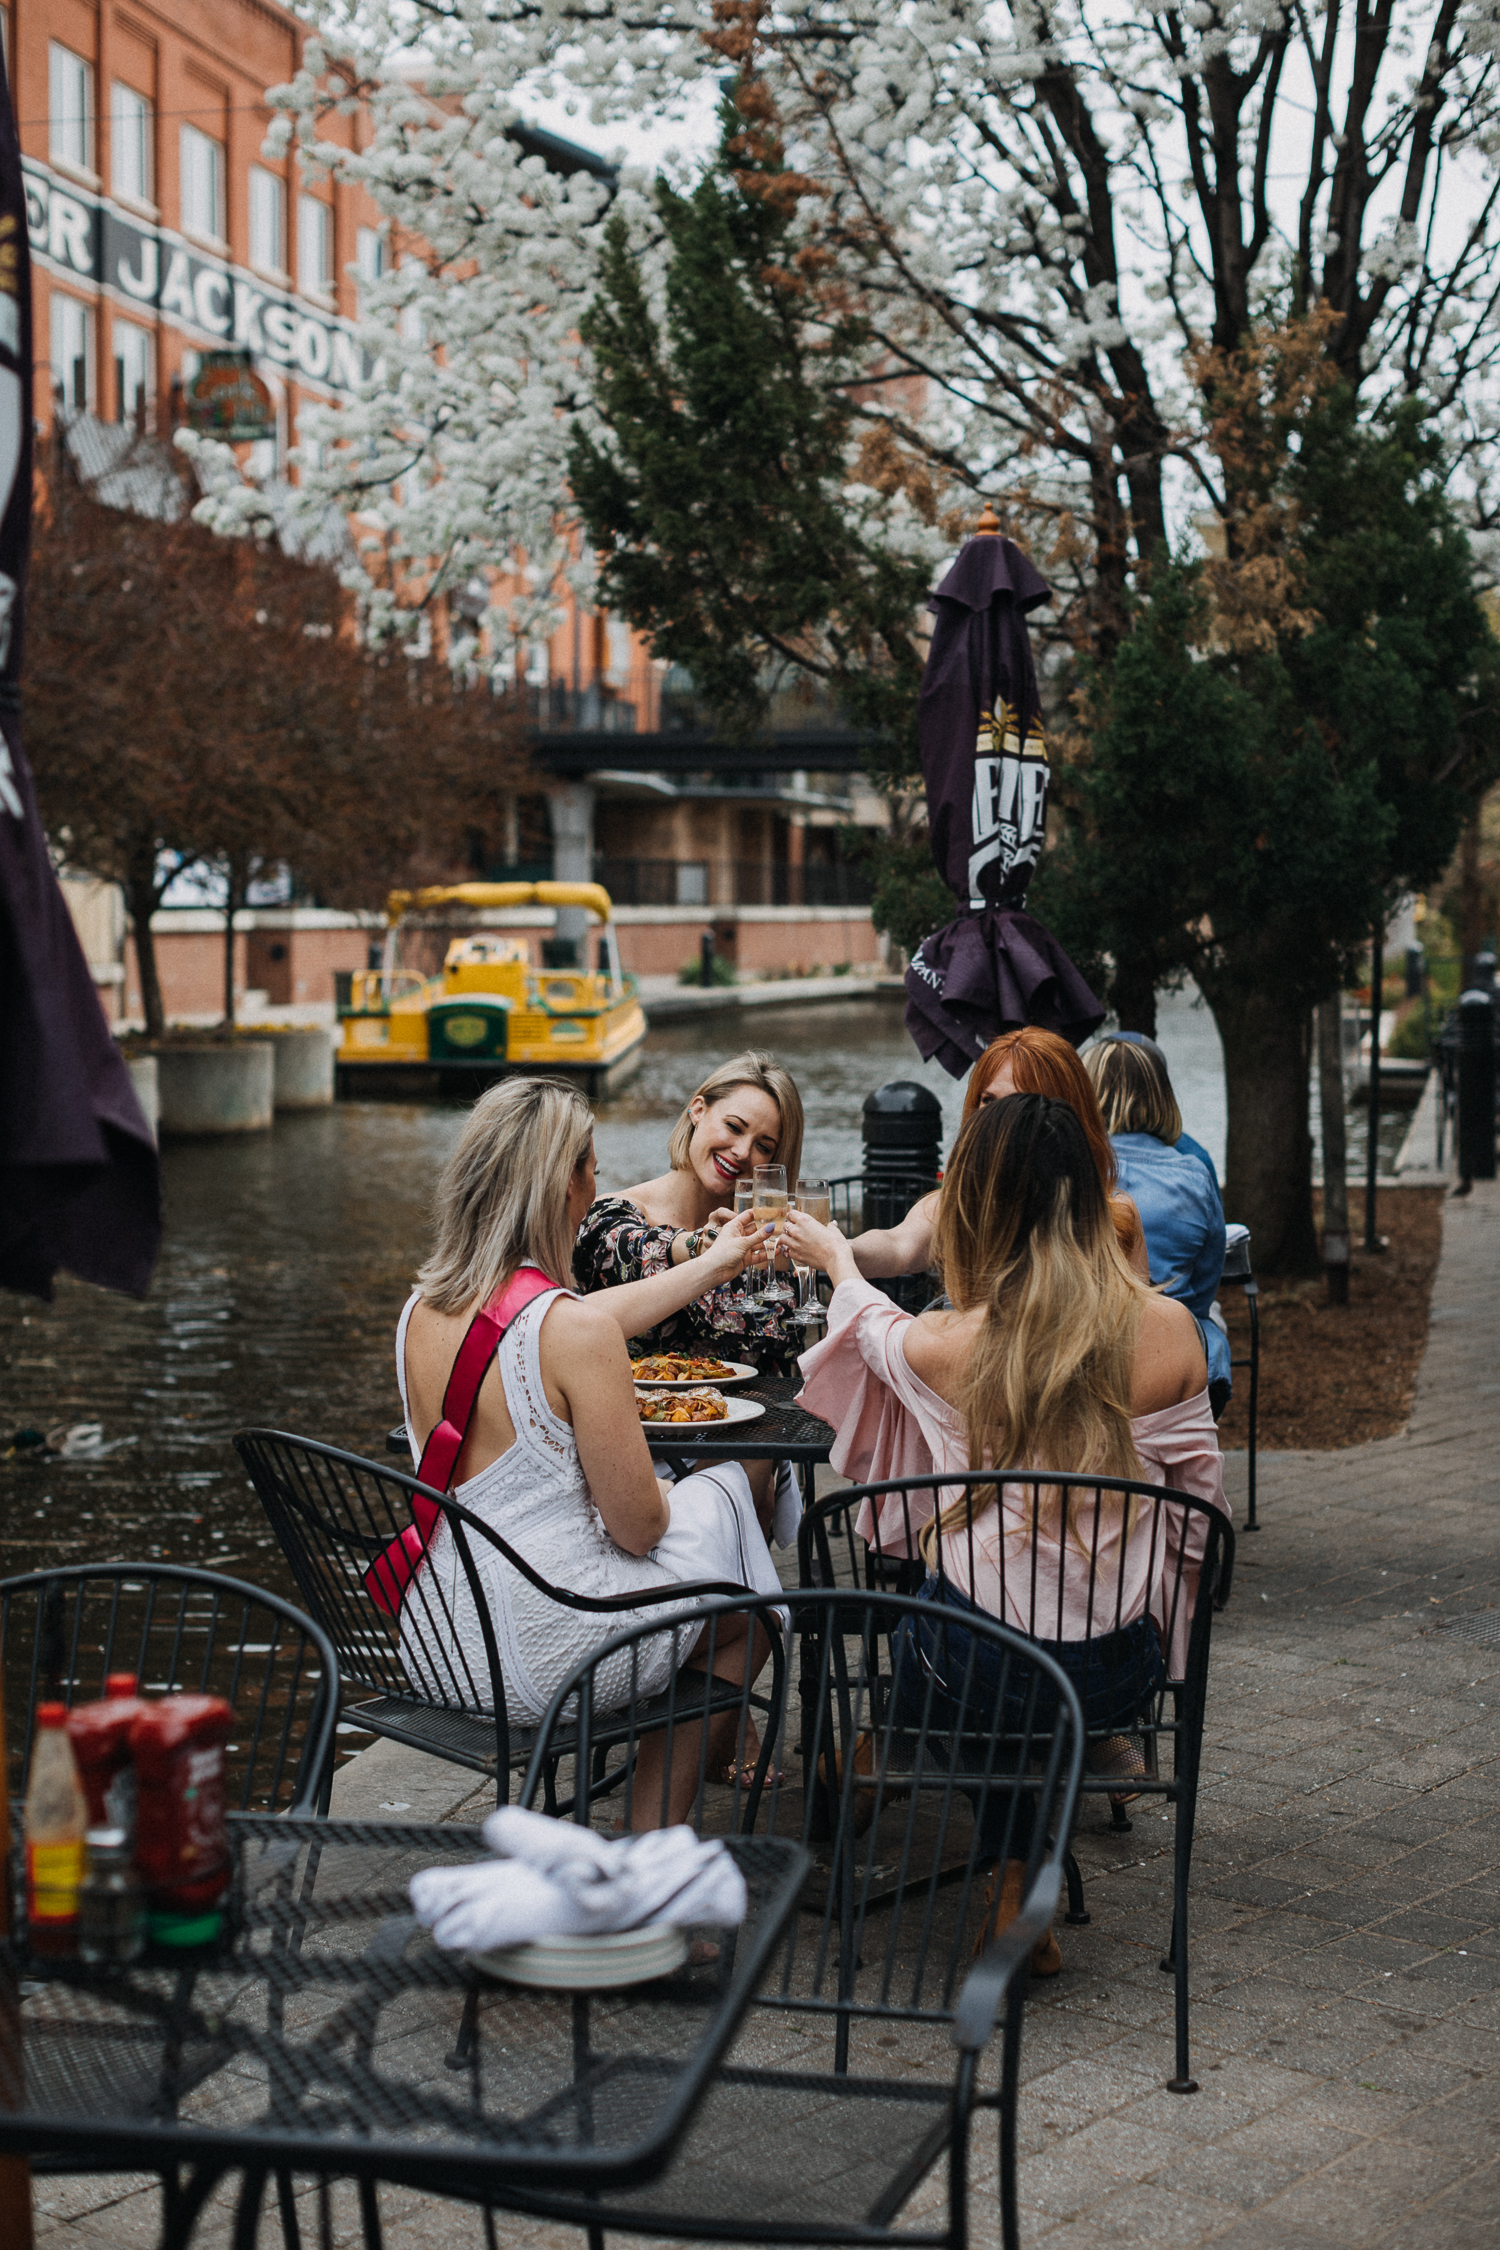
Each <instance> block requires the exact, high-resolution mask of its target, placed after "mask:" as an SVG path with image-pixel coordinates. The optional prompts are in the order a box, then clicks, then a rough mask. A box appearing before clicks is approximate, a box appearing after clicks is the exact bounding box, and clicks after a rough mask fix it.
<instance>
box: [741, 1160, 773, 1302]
mask: <svg viewBox="0 0 1500 2250" xmlns="http://www.w3.org/2000/svg"><path fill="white" fill-rule="evenodd" d="M754 1208H755V1182H754V1181H753V1180H750V1179H745V1178H741V1179H739V1180H737V1181H736V1182H735V1188H734V1215H735V1217H736V1218H738V1217H739V1215H740V1213H741V1212H742V1211H751V1210H753V1209H754ZM759 1278H760V1261H759V1259H757V1258H752V1259H751V1261H750V1263H749V1264H748V1265H747V1266H746V1268H745V1271H744V1273H743V1275H742V1276H741V1279H740V1283H739V1286H738V1288H737V1290H736V1294H737V1296H738V1298H739V1301H740V1306H741V1309H742V1310H743V1311H745V1312H747V1313H758V1312H763V1311H764V1310H765V1302H766V1301H765V1298H764V1297H763V1296H762V1295H761V1293H760V1289H759V1286H758V1284H759Z"/></svg>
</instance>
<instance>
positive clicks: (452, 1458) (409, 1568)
mask: <svg viewBox="0 0 1500 2250" xmlns="http://www.w3.org/2000/svg"><path fill="white" fill-rule="evenodd" d="M556 1287H557V1283H556V1282H555V1281H552V1280H550V1279H549V1278H548V1276H547V1275H546V1274H544V1273H543V1272H542V1270H541V1268H540V1267H539V1266H519V1267H518V1268H517V1269H516V1271H515V1272H514V1273H513V1274H512V1275H511V1277H510V1280H509V1281H508V1282H507V1283H506V1285H505V1287H504V1288H503V1289H502V1290H501V1292H500V1294H499V1296H498V1297H495V1298H493V1299H492V1300H491V1302H490V1303H489V1304H487V1305H486V1306H485V1308H484V1310H483V1311H482V1312H477V1313H476V1314H475V1315H474V1318H473V1319H472V1320H471V1321H470V1323H469V1327H468V1332H467V1333H466V1335H465V1337H464V1340H463V1342H462V1343H461V1344H460V1345H459V1347H458V1357H457V1358H456V1359H455V1360H454V1362H453V1372H452V1373H451V1374H450V1376H449V1377H448V1387H447V1389H446V1390H445V1391H444V1393H443V1411H442V1413H441V1415H440V1416H439V1418H438V1420H437V1423H436V1424H435V1426H434V1428H433V1431H432V1434H431V1436H430V1437H429V1438H428V1440H427V1443H426V1444H425V1445H424V1446H423V1448H422V1458H421V1460H420V1461H419V1462H418V1463H417V1482H418V1483H419V1484H425V1485H430V1486H431V1487H432V1489H433V1490H434V1491H435V1492H450V1491H451V1490H452V1488H453V1472H454V1470H455V1469H456V1468H457V1466H458V1457H459V1455H460V1453H461V1452H462V1451H463V1445H464V1439H465V1438H466V1437H467V1436H468V1434H469V1424H470V1423H471V1422H472V1421H473V1419H474V1408H475V1406H476V1404H477V1403H478V1399H479V1386H480V1384H481V1383H482V1382H483V1381H484V1378H485V1372H486V1370H487V1369H488V1367H489V1364H490V1361H491V1360H492V1359H493V1358H494V1356H495V1354H496V1352H497V1351H498V1350H499V1348H500V1339H501V1338H502V1337H503V1336H504V1334H505V1331H506V1330H507V1328H509V1326H510V1324H511V1322H512V1321H513V1320H514V1319H515V1317H516V1315H517V1314H518V1313H522V1312H524V1311H525V1310H526V1307H527V1306H528V1305H529V1304H530V1303H531V1302H532V1300H533V1298H536V1297H541V1296H545V1294H546V1292H547V1291H548V1290H549V1289H555V1288H556ZM411 1513H412V1520H411V1522H410V1523H409V1524H408V1525H407V1527H406V1529H405V1530H404V1531H403V1532H402V1533H400V1535H399V1536H398V1537H397V1538H395V1539H393V1540H392V1541H391V1542H390V1544H389V1546H387V1547H385V1548H384V1549H383V1550H382V1552H381V1553H380V1555H379V1556H378V1557H377V1559H376V1560H375V1561H374V1562H373V1563H372V1564H371V1565H370V1567H369V1569H368V1570H367V1571H366V1572H365V1578H364V1587H365V1592H366V1593H367V1594H368V1595H369V1597H370V1599H371V1601H372V1602H373V1603H374V1604H375V1607H376V1608H377V1609H378V1610H382V1611H383V1612H384V1613H385V1615H386V1616H387V1617H394V1616H396V1614H397V1612H398V1611H399V1610H400V1607H401V1603H402V1599H403V1597H404V1595H405V1593H406V1589H407V1587H408V1586H409V1585H410V1584H411V1582H412V1580H413V1579H414V1578H415V1577H416V1575H417V1572H418V1570H419V1569H420V1568H421V1565H422V1557H423V1556H424V1555H425V1554H426V1552H427V1549H428V1547H429V1546H430V1545H431V1543H432V1537H433V1534H434V1532H435V1531H436V1530H437V1527H438V1524H439V1522H440V1521H441V1520H442V1513H443V1511H442V1509H441V1508H440V1507H439V1506H438V1505H437V1502H436V1501H435V1500H429V1499H428V1498H427V1497H426V1495H425V1494H424V1493H420V1492H414V1493H413V1494H412V1500H411Z"/></svg>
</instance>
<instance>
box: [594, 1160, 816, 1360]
mask: <svg viewBox="0 0 1500 2250" xmlns="http://www.w3.org/2000/svg"><path fill="white" fill-rule="evenodd" d="M678 1231H679V1230H678V1229H677V1228H676V1227H654V1226H652V1225H651V1224H650V1222H649V1221H648V1219H647V1217H646V1214H645V1212H644V1211H643V1210H642V1209H641V1208H640V1205H639V1204H637V1203H632V1202H631V1201H630V1200H629V1198H628V1197H627V1196H623V1195H602V1196H601V1197H600V1198H599V1200H598V1202H597V1203H596V1204H594V1205H593V1207H592V1209H591V1210H590V1212H589V1214H588V1217H587V1218H586V1219H585V1220H584V1222H583V1225H582V1226H581V1227H580V1228H579V1230H578V1239H577V1241H576V1242H575V1244H574V1245H573V1276H574V1279H575V1280H576V1282H577V1284H578V1287H579V1289H580V1290H582V1291H583V1293H584V1294H585V1295H588V1294H589V1293H590V1292H591V1291H593V1290H595V1289H609V1288H611V1287H613V1286H614V1285H615V1284H616V1283H618V1282H624V1281H646V1280H648V1279H649V1278H650V1277H651V1276H652V1275H653V1274H658V1273H665V1272H666V1270H667V1268H668V1266H669V1264H670V1263H671V1256H672V1237H673V1235H674V1234H676V1233H677V1232H678ZM746 1286H747V1284H746V1281H745V1279H744V1277H743V1276H742V1277H741V1279H740V1280H739V1281H724V1282H720V1284H719V1286H718V1287H717V1288H716V1289H710V1290H709V1291H708V1292H707V1294H706V1295H705V1296H702V1297H699V1298H697V1299H695V1300H694V1302H693V1303H692V1304H690V1305H685V1306H684V1307H683V1309H682V1311H681V1312H677V1313H673V1314H671V1315H670V1317H669V1318H668V1319H666V1320H660V1321H658V1322H657V1324H656V1326H655V1327H654V1328H647V1329H643V1330H642V1332H641V1334H640V1335H639V1336H633V1337H632V1338H631V1341H630V1349H631V1353H632V1355H633V1356H634V1357H637V1358H640V1357H643V1356H644V1355H645V1354H646V1353H647V1352H701V1353H706V1354H713V1355H715V1356H716V1357H718V1358H720V1359H745V1360H749V1361H752V1362H753V1363H754V1365H755V1366H757V1367H758V1368H759V1369H760V1371H761V1373H762V1374H763V1375H794V1374H795V1373H796V1371H797V1353H798V1352H799V1351H800V1350H801V1349H802V1338H801V1335H800V1332H799V1331H798V1330H796V1329H792V1330H788V1329H787V1327H786V1325H785V1316H786V1314H787V1313H788V1312H790V1311H791V1310H792V1307H791V1306H790V1305H776V1306H774V1307H769V1308H768V1309H767V1310H766V1311H765V1312H760V1313H750V1312H746V1310H745V1308H744V1303H743V1300H742V1297H741V1294H740V1293H741V1291H742V1290H743V1289H744V1288H745V1287H746Z"/></svg>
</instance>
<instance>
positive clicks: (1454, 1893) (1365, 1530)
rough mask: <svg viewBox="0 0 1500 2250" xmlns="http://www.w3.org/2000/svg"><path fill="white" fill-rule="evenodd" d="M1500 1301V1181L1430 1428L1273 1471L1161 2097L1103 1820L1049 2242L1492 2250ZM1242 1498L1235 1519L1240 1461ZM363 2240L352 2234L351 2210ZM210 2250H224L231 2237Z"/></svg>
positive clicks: (1085, 1839) (1480, 1196)
mask: <svg viewBox="0 0 1500 2250" xmlns="http://www.w3.org/2000/svg"><path fill="white" fill-rule="evenodd" d="M1497 1281H1500V1189H1497V1188H1496V1187H1494V1186H1481V1187H1478V1188H1476V1190H1475V1192H1474V1195H1473V1197H1472V1199H1470V1200H1469V1201H1468V1202H1466V1203H1463V1202H1460V1203H1454V1202H1450V1203H1449V1204H1448V1205H1447V1207H1446V1212H1445V1231H1444V1245H1443V1259H1442V1265H1441V1268H1440V1270H1439V1274H1438V1280H1437V1285H1436V1289H1435V1292H1434V1297H1433V1306H1432V1330H1431V1336H1430V1340H1429V1345H1428V1351H1427V1356H1426V1359H1425V1361H1424V1363H1423V1369H1422V1376H1421V1381H1420V1384H1419V1387H1418V1392H1417V1398H1416V1405H1415V1409H1414V1412H1413V1416H1412V1421H1411V1424H1410V1427H1409V1429H1408V1430H1407V1431H1406V1432H1405V1433H1404V1434H1403V1435H1402V1436H1400V1437H1396V1438H1390V1439H1387V1440H1385V1441H1383V1442H1381V1443H1379V1444H1375V1445H1366V1446H1360V1447H1357V1448H1353V1449H1351V1450H1350V1451H1348V1452H1346V1453H1340V1454H1296V1453H1288V1454H1278V1455H1271V1456H1267V1457H1263V1459H1262V1464H1261V1494H1262V1499H1261V1516H1262V1521H1263V1527H1264V1528H1263V1529H1262V1530H1261V1531H1260V1532H1258V1533H1257V1534H1254V1535H1253V1536H1248V1537H1243V1538H1242V1539H1241V1543H1240V1557H1239V1571H1238V1577H1237V1581H1236V1586H1235V1591H1234V1599H1233V1602H1232V1604H1231V1607H1230V1609H1229V1610H1228V1611H1227V1612H1226V1613H1225V1615H1224V1617H1223V1618H1222V1619H1221V1620H1220V1621H1219V1624H1218V1626H1217V1628H1216V1635H1215V1647H1214V1660H1213V1667H1212V1676H1211V1680H1210V1696H1209V1712H1208V1724H1207V1729H1206V1734H1205V1756H1204V1778H1203V1786H1202V1791H1201V1795H1200V1800H1199V1824H1198V1840H1197V1845H1196V1851H1195V1858H1194V1868H1193V1913H1194V1928H1193V1937H1192V1947H1191V1955H1192V1970H1193V1993H1194V2000H1193V2042H1194V2045H1193V2061H1194V2069H1195V2071H1196V2073H1197V2075H1198V2078H1199V2081H1200V2084H1201V2089H1202V2090H1201V2091H1200V2092H1199V2093H1198V2094H1196V2095H1191V2096H1181V2095H1174V2094H1170V2093H1168V2092H1167V2091H1166V2089H1165V2080H1166V2079H1167V2078H1168V2076H1170V2074H1171V2060H1172V2019H1171V1992H1172V1987H1171V1980H1170V1978H1168V1977H1165V1976H1163V1975H1162V1974H1161V1972H1160V1969H1159V1968H1158V1966H1157V1963H1158V1959H1159V1956H1160V1953H1161V1949H1162V1946H1163V1943H1164V1942H1165V1939H1166V1936H1167V1931H1168V1927H1169V1922H1170V1880H1171V1873H1170V1871H1171V1834H1172V1831H1171V1828H1170V1825H1168V1821H1167V1820H1164V1819H1163V1816H1162V1815H1161V1813H1160V1812H1159V1811H1156V1810H1154V1809H1153V1807H1152V1801H1151V1800H1150V1799H1144V1800H1142V1802H1141V1804H1140V1805H1139V1806H1138V1807H1137V1808H1136V1815H1135V1825H1134V1828H1133V1830H1132V1832H1131V1833H1130V1834H1129V1835H1123V1836H1115V1835H1112V1834H1111V1833H1110V1832H1109V1829H1108V1825H1107V1816H1105V1815H1104V1813H1103V1811H1102V1808H1101V1807H1100V1804H1099V1800H1085V1812H1084V1825H1083V1829H1082V1831H1081V1832H1080V1834H1079V1836H1078V1839H1077V1844H1076V1849H1077V1853H1078V1858H1079V1860H1080V1863H1081V1864H1082V1866H1083V1868H1084V1873H1085V1879H1086V1882H1087V1885H1088V1894H1089V1895H1088V1903H1089V1906H1090V1909H1091V1911H1092V1914H1093V1921H1092V1924H1091V1926H1090V1927H1089V1928H1087V1929H1082V1930H1070V1929H1067V1928H1061V1929H1060V1932H1059V1935H1060V1942H1061V1944H1062V1948H1063V1956H1064V1972H1063V1974H1062V1975H1061V1976H1060V1977H1059V1978H1058V1979H1057V1980H1056V1981H1055V1982H1054V1983H1050V1984H1044V1985H1038V1986H1035V1987H1034V1988H1033V1992H1032V1997H1031V2003H1030V2006H1029V2009H1028V2013H1027V2019H1026V2036H1025V2063H1024V2069H1025V2079H1026V2085H1025V2089H1024V2092H1023V2095H1022V2107H1021V2130H1022V2139H1023V2147H1024V2149H1025V2151H1026V2159H1025V2165H1024V2170H1023V2175H1022V2185H1021V2195H1022V2237H1023V2242H1024V2243H1025V2244H1026V2245H1028V2246H1029V2245H1030V2244H1032V2243H1043V2242H1044V2243H1045V2244H1046V2245H1047V2250H1105V2246H1109V2250H1114V2246H1117V2245H1118V2246H1124V2245H1128V2244H1132V2243H1142V2244H1149V2245H1151V2246H1152V2250H1178V2246H1188V2245H1194V2244H1198V2243H1208V2242H1212V2243H1215V2244H1220V2245H1223V2246H1224V2250H1365V2246H1370V2250H1496V2245H1497V2244H1500V1749H1497V1740H1496V1733H1497V1730H1496V1720H1497V1716H1500V1350H1497V1336H1500V1321H1497V1314H1496V1308H1495V1295H1496V1284H1497ZM1370 1380H1371V1382H1372V1383H1378V1382H1379V1380H1380V1370H1379V1368H1378V1366H1376V1367H1372V1369H1371V1370H1370ZM1230 1485H1231V1490H1232V1491H1233V1493H1234V1496H1235V1500H1236V1507H1237V1513H1239V1514H1241V1515H1242V1514H1243V1506H1242V1502H1243V1489H1244V1462H1243V1458H1242V1457H1241V1458H1239V1459H1238V1460H1232V1461H1231V1463H1230ZM805 2059H806V2060H809V2061H810V2060H812V2059H813V2058H812V2057H811V2056H810V2055H807V2056H805ZM891 2060H892V2062H893V2064H894V2066H895V2067H898V2068H899V2067H902V2066H903V2063H904V2062H905V2061H906V2058H905V2057H903V2056H901V2055H899V2054H898V2055H896V2056H893V2057H892V2058H891ZM909 2066H910V2067H920V2060H919V2057H918V2055H917V2054H916V2052H915V2051H914V2052H913V2054H912V2056H911V2058H910V2064H909ZM765 2158H766V2161H767V2163H774V2161H775V2152H774V2150H771V2149H768V2150H767V2151H766V2152H765ZM973 2173H974V2183H975V2194H974V2221H975V2227H974V2234H975V2240H976V2242H977V2243H980V2244H984V2243H990V2242H993V2241H994V2239H995V2235H996V2228H995V2214H994V2197H993V2192H992V2184H993V2176H994V2158H993V2148H992V2145H990V2144H989V2142H988V2139H987V2138H981V2139H979V2140H978V2141H977V2143H976V2146H975V2150H974V2164H973ZM37 2201H38V2207H39V2228H38V2241H39V2244H40V2245H43V2246H45V2250H127V2246H132V2245H135V2244H137V2243H139V2244H143V2245H144V2244H147V2243H150V2242H152V2241H154V2239H155V2211H156V2199H155V2195H154V2193H151V2192H148V2191H146V2190H145V2189H144V2188H143V2186H142V2185H141V2184H140V2183H136V2182H124V2181H116V2182H110V2183H106V2182H98V2181H96V2182H86V2181H78V2182H63V2181H44V2182H39V2183H38V2189H37ZM382 2201H383V2209H384V2216H385V2220H386V2241H387V2243H388V2244H389V2246H390V2250H428V2246H429V2245H430V2246H431V2250H439V2246H441V2250H459V2246H460V2245H462V2246H465V2250H467V2246H468V2245H469V2244H471V2243H472V2244H475V2245H477V2244H478V2243H479V2241H480V2240H481V2236H480V2232H479V2227H478V2224H477V2221H476V2220H475V2217H474V2215H473V2214H472V2213H470V2212H467V2211H462V2210H455V2209H454V2208H453V2207H451V2206H446V2205H442V2204H434V2203H433V2202H431V2201H426V2202H423V2201H422V2200H421V2199H419V2198H416V2197H413V2196H410V2195H405V2194H399V2195H397V2194H393V2195H389V2196H386V2197H383V2199H382ZM921 2208H922V2206H921V2204H920V2203H919V2204H918V2205H917V2206H915V2207H914V2208H913V2212H912V2217H913V2219H916V2218H917V2217H918V2216H919V2214H920V2210H921ZM307 2216H308V2218H311V2213H310V2212H309V2213H307ZM339 2219H340V2224H339V2226H338V2228H337V2230H336V2231H337V2234H338V2238H339V2239H340V2240H341V2241H342V2240H349V2239H353V2236H354V2229H355V2214H354V2211H353V2209H352V2203H351V2202H346V2201H345V2200H344V2199H343V2198H342V2197H341V2198H340V2203H339ZM273 2226H274V2222H273V2223H272V2225H269V2226H268V2227H267V2230H266V2232H265V2235H264V2236H263V2239H264V2240H266V2241H268V2242H269V2241H270V2240H271V2239H272V2232H273ZM498 2231H499V2235H500V2239H501V2240H502V2241H503V2242H508V2243H518V2244H519V2243H522V2242H524V2243H526V2244H527V2245H528V2246H533V2245H534V2246H535V2250H541V2246H542V2242H543V2239H544V2238H545V2241H546V2243H547V2244H548V2245H551V2244H553V2243H556V2244H558V2245H559V2246H560V2245H561V2244H562V2243H564V2242H567V2243H569V2244H572V2243H574V2242H577V2241H578V2240H580V2239H581V2238H579V2237H577V2236H576V2235H575V2234H574V2233H573V2232H572V2230H569V2229H563V2228H556V2229H554V2228H545V2227H541V2226H535V2225H530V2224H523V2223H521V2222H516V2221H510V2220H506V2219H504V2218H503V2217H502V2218H501V2219H500V2220H499V2222H498ZM201 2239H202V2240H203V2242H204V2243H205V2245H207V2246H212V2250H217V2245H218V2244H219V2243H220V2242H222V2241H223V2240H225V2239H226V2237H225V2232H224V2229H223V2227H222V2225H216V2224H212V2223H211V2224H209V2225H208V2226H207V2227H206V2228H205V2230H204V2233H203V2235H202V2237H201ZM313 2239H316V2237H315V2236H314V2237H313Z"/></svg>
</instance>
